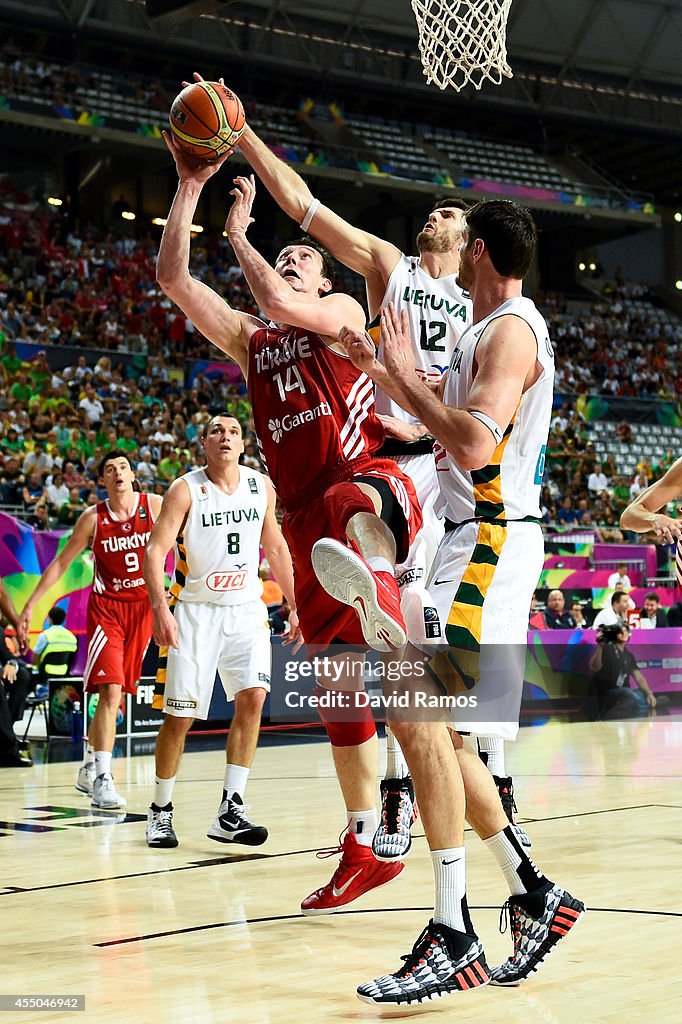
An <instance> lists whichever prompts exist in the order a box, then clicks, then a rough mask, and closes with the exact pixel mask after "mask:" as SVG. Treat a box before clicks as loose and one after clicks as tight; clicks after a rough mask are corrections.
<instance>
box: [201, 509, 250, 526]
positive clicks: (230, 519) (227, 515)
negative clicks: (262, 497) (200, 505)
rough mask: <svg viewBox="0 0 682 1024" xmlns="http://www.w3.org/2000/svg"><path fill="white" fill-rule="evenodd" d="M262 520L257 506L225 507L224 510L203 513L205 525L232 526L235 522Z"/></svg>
mask: <svg viewBox="0 0 682 1024" xmlns="http://www.w3.org/2000/svg"><path fill="white" fill-rule="evenodd" d="M259 520H260V515H259V513H258V509H257V508H238V509H225V510H224V511H223V512H209V513H208V514H206V513H205V512H204V513H202V515H201V525H202V526H203V527H207V526H208V527H211V526H231V525H233V524H234V523H241V522H242V521H243V522H245V523H252V522H254V523H255V522H257V521H259Z"/></svg>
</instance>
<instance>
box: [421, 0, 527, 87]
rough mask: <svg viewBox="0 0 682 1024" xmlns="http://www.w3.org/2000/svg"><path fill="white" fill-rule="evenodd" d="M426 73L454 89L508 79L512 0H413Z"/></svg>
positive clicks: (509, 75) (431, 80)
mask: <svg viewBox="0 0 682 1024" xmlns="http://www.w3.org/2000/svg"><path fill="white" fill-rule="evenodd" d="M411 3H412V10H413V11H414V15H415V18H416V19H417V27H418V29H419V52H420V54H421V59H422V65H423V68H424V75H425V76H426V78H427V80H428V81H429V82H433V84H434V85H437V86H438V88H439V89H445V88H447V86H450V87H451V88H452V89H454V90H455V91H456V92H459V90H460V89H462V88H464V86H465V85H466V84H467V83H469V82H470V83H471V84H472V85H473V86H474V88H476V89H480V88H481V86H482V85H483V82H484V81H485V80H486V79H487V80H488V81H490V82H493V83H494V84H495V85H499V84H500V83H501V81H502V77H503V76H504V77H505V78H511V77H512V69H511V68H510V67H509V64H508V63H507V17H508V15H509V8H510V7H511V4H512V0H411Z"/></svg>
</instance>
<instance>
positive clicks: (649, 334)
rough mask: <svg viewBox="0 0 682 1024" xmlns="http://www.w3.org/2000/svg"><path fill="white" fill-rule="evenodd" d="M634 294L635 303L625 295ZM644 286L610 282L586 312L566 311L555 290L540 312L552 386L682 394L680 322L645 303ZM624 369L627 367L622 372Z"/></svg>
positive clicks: (570, 389) (601, 391) (604, 391)
mask: <svg viewBox="0 0 682 1024" xmlns="http://www.w3.org/2000/svg"><path fill="white" fill-rule="evenodd" d="M635 296H637V297H639V299H640V301H639V302H637V303H636V304H632V303H629V302H628V298H634V297H635ZM650 297H651V296H650V294H649V292H648V289H647V287H646V286H645V285H641V286H639V285H627V284H623V286H622V287H614V288H612V289H609V290H608V293H607V294H605V295H604V297H603V298H602V299H601V300H600V301H599V302H596V303H594V304H593V305H592V306H591V307H590V309H589V311H588V312H575V313H574V312H570V311H569V310H568V308H567V305H566V302H565V301H564V300H563V299H562V298H561V297H560V296H557V295H548V296H546V297H545V302H544V308H543V312H544V314H545V317H546V318H547V322H548V324H549V331H550V337H551V339H552V343H553V345H554V348H555V353H556V389H557V391H561V392H569V393H573V394H602V395H605V396H619V397H632V398H646V397H648V398H665V399H670V400H676V401H679V400H680V398H682V368H681V366H680V361H679V357H678V355H679V352H680V350H681V349H682V324H681V323H679V322H677V321H676V320H666V319H661V318H660V317H659V316H658V315H657V312H656V307H655V306H654V305H651V306H650V307H648V308H647V306H646V304H645V303H646V302H647V301H648V300H649V299H650ZM625 368H627V372H624V371H625Z"/></svg>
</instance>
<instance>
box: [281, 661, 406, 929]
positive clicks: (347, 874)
mask: <svg viewBox="0 0 682 1024" xmlns="http://www.w3.org/2000/svg"><path fill="white" fill-rule="evenodd" d="M363 659H364V656H363ZM316 692H320V693H321V692H323V691H322V689H321V688H320V687H318V688H317V691H316ZM320 715H321V717H322V719H323V721H324V724H325V728H326V730H327V734H328V736H329V739H330V741H331V744H332V753H333V757H334V766H335V768H336V774H337V777H338V779H339V785H340V786H341V792H342V794H343V799H344V803H345V805H346V811H347V815H348V827H347V829H346V830H344V832H345V834H344V832H342V834H341V836H342V838H341V839H340V841H339V846H338V847H335V848H334V849H332V850H327V851H322V852H321V853H320V854H318V856H319V857H331V856H334V854H337V853H340V854H341V859H340V861H339V864H338V866H337V868H336V870H335V872H334V874H333V875H332V877H331V879H330V881H329V882H328V883H327V884H326V885H323V886H321V887H320V888H319V889H316V890H315V891H314V892H312V893H311V894H310V895H309V896H307V897H306V898H305V899H304V900H303V902H302V903H301V911H302V913H303V914H305V915H306V916H319V915H323V914H333V913H334V911H335V910H338V909H339V908H340V907H344V906H347V905H348V904H349V903H352V902H353V901H354V900H356V899H358V897H360V896H362V895H364V894H365V893H367V892H369V891H370V890H372V889H376V888H378V887H379V886H382V885H385V884H386V883H387V882H390V881H392V880H393V879H394V878H396V877H397V876H398V875H399V874H400V872H401V871H402V869H403V864H401V863H394V864H382V863H380V862H379V861H378V860H377V859H376V857H375V856H374V854H373V853H372V848H371V842H372V837H373V835H374V832H375V830H376V824H377V814H376V807H375V801H376V776H377V762H378V741H377V736H376V727H375V725H374V719H373V718H372V715H371V712H370V711H369V709H368V708H367V707H366V706H365V705H364V704H363V705H362V706H359V707H355V708H353V707H351V708H349V709H347V710H346V711H345V712H341V711H340V710H339V709H338V708H320ZM348 717H350V718H353V719H355V720H354V721H347V720H345V719H347V718H348Z"/></svg>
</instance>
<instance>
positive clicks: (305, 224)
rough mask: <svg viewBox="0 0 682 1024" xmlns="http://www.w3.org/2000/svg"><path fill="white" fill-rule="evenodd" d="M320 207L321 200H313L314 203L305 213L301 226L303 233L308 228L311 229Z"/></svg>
mask: <svg viewBox="0 0 682 1024" xmlns="http://www.w3.org/2000/svg"><path fill="white" fill-rule="evenodd" d="M319 205H320V200H319V199H313V201H312V203H311V204H310V206H309V207H308V209H307V210H306V212H305V217H304V218H303V220H302V221H301V225H300V226H301V230H302V231H307V230H308V228H309V227H310V225H311V224H312V222H313V217H314V216H315V214H316V213H317V208H318V206H319Z"/></svg>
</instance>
